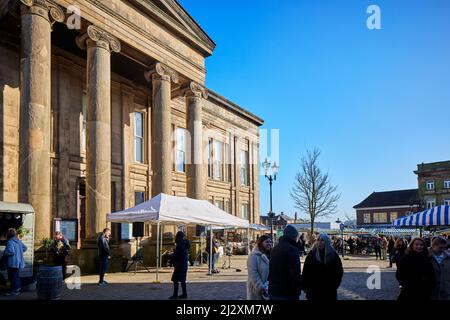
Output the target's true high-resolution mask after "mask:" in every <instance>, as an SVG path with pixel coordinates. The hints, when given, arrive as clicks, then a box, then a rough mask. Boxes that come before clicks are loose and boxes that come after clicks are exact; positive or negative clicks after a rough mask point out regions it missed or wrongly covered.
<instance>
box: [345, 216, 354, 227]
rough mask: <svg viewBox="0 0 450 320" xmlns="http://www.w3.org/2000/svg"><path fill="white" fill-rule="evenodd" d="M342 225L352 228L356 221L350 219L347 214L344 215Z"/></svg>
mask: <svg viewBox="0 0 450 320" xmlns="http://www.w3.org/2000/svg"><path fill="white" fill-rule="evenodd" d="M344 224H345V225H346V226H350V227H354V226H355V225H356V219H355V218H352V217H350V216H349V215H348V214H347V213H345V221H344Z"/></svg>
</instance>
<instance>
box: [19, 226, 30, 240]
mask: <svg viewBox="0 0 450 320" xmlns="http://www.w3.org/2000/svg"><path fill="white" fill-rule="evenodd" d="M29 233H30V230H29V229H27V228H24V226H20V227H19V228H18V229H17V236H18V237H19V239H20V240H24V239H25V237H26V235H27V234H29Z"/></svg>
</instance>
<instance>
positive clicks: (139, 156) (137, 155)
mask: <svg viewBox="0 0 450 320" xmlns="http://www.w3.org/2000/svg"><path fill="white" fill-rule="evenodd" d="M143 141H144V116H143V114H142V113H141V112H135V113H134V160H135V161H136V162H140V163H143V162H144V143H143Z"/></svg>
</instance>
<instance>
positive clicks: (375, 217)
mask: <svg viewBox="0 0 450 320" xmlns="http://www.w3.org/2000/svg"><path fill="white" fill-rule="evenodd" d="M419 204H420V200H419V191H418V189H409V190H396V191H385V192H373V193H372V194H371V195H369V196H368V197H367V198H366V199H364V200H363V201H362V202H361V203H359V204H357V205H355V206H354V207H353V208H355V209H356V225H357V226H358V227H375V226H383V225H386V226H388V225H391V224H392V222H393V221H394V220H395V219H397V218H400V217H403V216H405V215H408V214H409V213H411V212H417V211H418V209H419Z"/></svg>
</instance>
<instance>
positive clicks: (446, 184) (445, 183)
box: [444, 179, 450, 190]
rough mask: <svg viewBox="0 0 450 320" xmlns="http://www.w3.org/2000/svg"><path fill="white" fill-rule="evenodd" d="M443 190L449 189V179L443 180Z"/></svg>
mask: <svg viewBox="0 0 450 320" xmlns="http://www.w3.org/2000/svg"><path fill="white" fill-rule="evenodd" d="M444 189H445V190H448V189H450V179H445V180H444Z"/></svg>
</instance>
